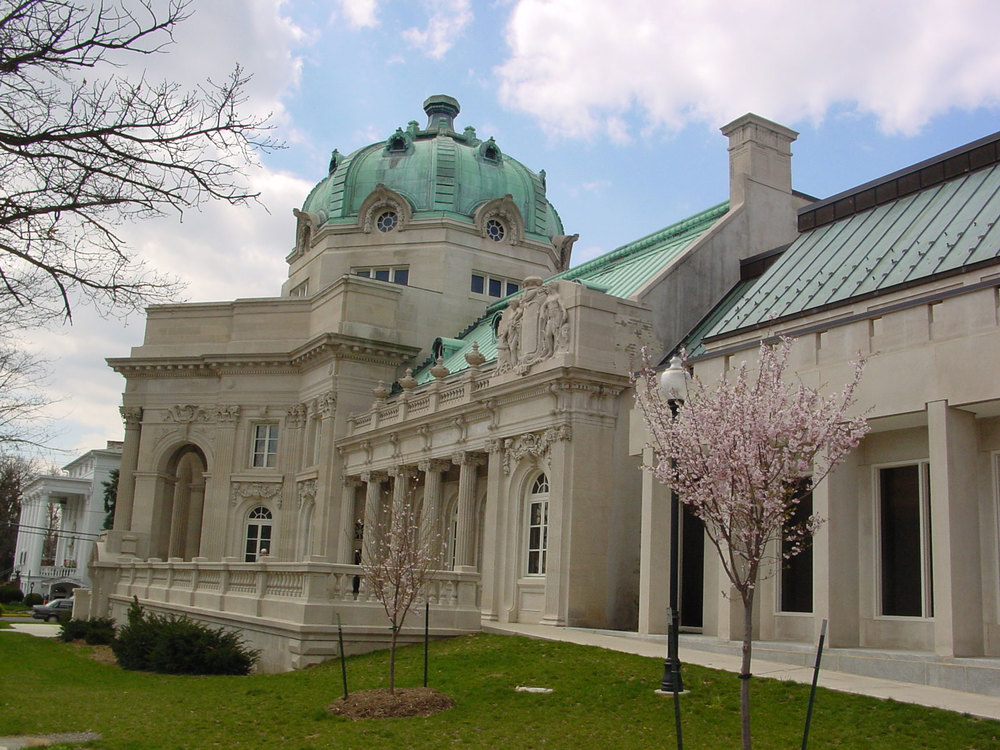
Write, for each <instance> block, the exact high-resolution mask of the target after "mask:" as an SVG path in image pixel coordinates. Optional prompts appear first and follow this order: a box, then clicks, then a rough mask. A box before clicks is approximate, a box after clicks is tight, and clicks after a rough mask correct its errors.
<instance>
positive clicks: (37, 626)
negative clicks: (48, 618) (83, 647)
mask: <svg viewBox="0 0 1000 750" xmlns="http://www.w3.org/2000/svg"><path fill="white" fill-rule="evenodd" d="M8 624H9V625H10V628H4V629H2V630H0V634H3V633H27V634H28V635H34V636H37V637H39V638H55V637H56V636H57V635H59V626H58V625H56V624H55V623H51V624H50V623H44V622H38V623H35V622H12V623H8Z"/></svg>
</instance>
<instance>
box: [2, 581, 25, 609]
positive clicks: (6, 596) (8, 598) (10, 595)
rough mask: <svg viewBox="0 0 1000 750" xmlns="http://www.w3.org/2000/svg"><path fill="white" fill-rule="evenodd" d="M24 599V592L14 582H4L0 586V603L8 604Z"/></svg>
mask: <svg viewBox="0 0 1000 750" xmlns="http://www.w3.org/2000/svg"><path fill="white" fill-rule="evenodd" d="M23 600H24V592H23V591H21V588H20V587H19V586H18V585H17V584H16V583H5V584H4V585H3V586H0V604H10V603H11V602H20V601H23Z"/></svg>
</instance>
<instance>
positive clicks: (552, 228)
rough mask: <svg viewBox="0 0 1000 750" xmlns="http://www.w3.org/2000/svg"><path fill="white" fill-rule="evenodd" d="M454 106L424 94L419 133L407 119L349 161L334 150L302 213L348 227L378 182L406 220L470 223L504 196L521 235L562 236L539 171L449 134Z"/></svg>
mask: <svg viewBox="0 0 1000 750" xmlns="http://www.w3.org/2000/svg"><path fill="white" fill-rule="evenodd" d="M459 109H460V108H459V105H458V102H457V101H456V100H455V99H453V98H452V97H450V96H444V95H438V96H432V97H430V98H428V99H427V101H425V102H424V112H425V113H426V114H427V127H426V128H424V129H423V130H421V129H420V128H419V127H418V125H417V123H416V122H415V121H411V122H410V123H409V124H408V125H407V127H406V129H405V130H404V129H403V128H399V129H397V130H396V132H395V133H393V134H392V135H391V136H389V138H387V139H386V140H385V141H381V142H378V143H373V144H372V145H370V146H365V147H364V148H360V149H358V150H357V151H355V152H354V153H352V154H350V155H349V156H342V155H341V154H340V153H339V152H337V151H334V152H333V156H332V157H331V159H330V174H329V175H328V176H327V177H326V179H324V180H323V181H322V182H320V183H319V184H318V185H317V186H316V187H315V188H313V190H312V192H311V193H310V194H309V197H308V198H306V201H305V203H304V204H303V206H302V210H303V211H308V212H310V213H313V214H316V215H318V216H319V219H320V224H327V223H329V224H353V223H355V222H356V221H357V219H358V211H359V209H360V208H361V204H362V203H363V202H364V200H365V198H367V197H368V196H369V195H370V194H371V193H372V191H373V190H375V188H376V186H377V185H379V184H382V185H385V187H387V188H389V189H390V190H393V191H395V192H397V193H399V194H400V195H402V196H403V197H404V198H406V199H407V200H408V201H409V203H410V207H411V208H412V210H413V218H414V219H419V218H424V217H429V216H451V217H454V218H459V219H466V220H468V221H472V218H473V215H474V214H475V211H476V209H477V208H478V207H479V206H481V205H482V204H483V203H486V202H487V201H491V200H494V199H497V198H503V197H504V196H505V195H510V196H511V198H512V200H513V202H514V204H515V205H516V206H517V208H518V209H519V210H520V212H521V216H522V217H523V219H524V230H525V234H526V235H528V236H534V237H535V238H536V239H538V238H542V239H545V240H548V238H549V237H551V236H553V235H560V234H563V228H562V222H561V221H560V220H559V215H558V214H557V213H556V210H555V208H553V207H552V204H551V203H549V201H548V199H546V197H545V172H544V171H543V172H541V173H539V174H536V173H534V172H532V171H531V170H530V169H528V168H527V167H525V166H524V165H523V164H521V163H520V162H519V161H517V160H516V159H512V158H511V157H510V156H508V155H507V154H505V153H503V152H502V151H501V150H500V148H499V146H498V145H497V144H496V143H495V142H494V141H493V139H492V138H490V139H489V140H486V141H482V140H480V139H479V138H478V137H477V136H476V131H475V128H472V127H466V128H465V130H464V131H463V132H461V133H459V132H457V131H456V130H455V126H454V120H455V117H456V115H458V112H459Z"/></svg>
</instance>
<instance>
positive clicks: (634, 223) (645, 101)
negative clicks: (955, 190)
mask: <svg viewBox="0 0 1000 750" xmlns="http://www.w3.org/2000/svg"><path fill="white" fill-rule="evenodd" d="M83 1H86V0H83ZM163 1H165V0H154V4H156V3H160V4H161V5H162V2H163ZM125 2H133V0H125ZM133 4H134V2H133ZM191 9H192V11H193V12H192V13H191V16H190V18H188V19H187V20H186V21H185V22H184V23H183V24H182V25H181V26H179V27H178V29H177V30H176V32H175V34H174V43H173V45H172V46H170V47H168V48H167V49H166V50H165V51H164V52H163V53H162V54H159V55H156V56H153V57H146V58H143V59H141V60H133V61H130V62H129V63H128V64H126V65H125V66H123V67H121V68H118V69H116V70H113V71H100V70H99V71H96V73H98V74H99V73H102V72H104V73H106V74H108V75H118V76H129V77H138V76H140V75H145V76H146V77H147V78H151V79H170V80H175V81H178V82H180V83H182V84H184V85H185V86H188V87H195V86H197V85H198V84H199V82H201V81H203V80H204V79H205V78H211V79H215V80H221V79H223V78H224V77H225V76H226V75H227V74H228V73H229V72H230V71H231V70H232V69H233V67H234V66H235V65H237V64H239V65H242V66H243V67H244V68H245V69H246V70H247V72H249V73H250V74H251V75H252V76H253V79H252V81H251V83H250V84H249V87H248V92H247V93H248V98H247V102H246V104H245V107H246V108H247V110H248V111H250V112H254V113H270V115H271V122H272V124H273V126H274V132H273V135H274V136H275V137H276V138H278V139H279V140H280V141H283V142H284V144H285V148H283V149H281V150H277V151H273V152H271V153H267V154H260V155H259V157H258V158H259V161H258V163H256V164H254V165H251V166H250V167H248V172H247V176H248V180H249V181H250V184H251V185H252V186H253V187H254V188H255V189H256V190H259V191H260V193H261V196H260V200H259V203H257V204H250V205H246V206H239V207H232V206H228V205H225V204H211V205H207V206H204V207H203V208H202V210H200V211H188V212H185V213H184V214H183V216H177V215H173V216H169V217H165V218H163V219H157V220H151V221H146V222H142V223H138V224H133V225H128V226H123V227H120V231H121V232H122V234H123V235H124V236H125V237H126V238H127V239H128V241H129V242H130V243H131V244H132V246H133V247H134V248H135V249H136V253H137V254H138V255H139V256H141V257H142V258H144V259H145V260H146V262H147V263H148V264H149V265H151V266H153V267H154V268H156V269H157V270H159V271H161V272H164V273H169V274H174V275H175V276H177V277H178V278H179V279H180V280H181V281H182V282H183V283H184V284H185V289H184V291H183V293H182V294H181V296H180V297H178V301H196V302H201V301H215V300H230V299H235V298H247V297H266V296H276V295H278V294H279V292H280V287H281V283H282V281H283V279H284V278H285V276H286V275H287V265H286V263H285V260H284V259H285V256H286V255H287V254H288V252H289V251H290V250H291V248H292V246H293V244H294V236H295V221H294V219H293V216H292V209H293V208H295V207H300V206H301V205H302V202H303V200H304V199H305V196H306V194H307V193H308V191H309V190H310V189H311V188H312V186H313V185H314V184H315V183H316V182H318V181H319V180H320V179H322V178H323V177H325V176H326V172H327V164H328V162H329V158H330V153H331V151H332V150H333V149H334V148H337V149H339V150H340V152H341V153H343V154H348V153H350V152H351V151H354V150H355V149H357V148H360V147H362V146H365V145H368V144H370V143H372V142H374V141H377V140H384V139H385V138H387V137H388V136H389V135H390V134H392V133H393V132H394V131H395V130H396V128H397V127H403V128H405V127H406V124H407V122H408V121H410V120H417V121H418V122H419V123H420V125H421V127H422V126H423V125H424V124H425V122H426V117H425V115H424V113H423V110H422V108H421V105H422V102H423V100H424V99H425V98H427V97H428V96H430V95H432V94H449V95H451V96H453V97H455V98H456V99H458V101H459V103H460V105H461V109H462V111H461V113H460V114H459V116H458V118H457V120H456V125H457V129H458V130H461V129H463V128H464V127H465V126H467V125H473V126H474V127H475V128H476V131H477V135H478V136H479V137H480V138H483V139H486V138H489V137H490V136H493V137H494V138H495V139H496V142H497V144H498V145H499V147H500V149H501V150H502V151H503V152H504V153H505V154H508V155H510V156H513V157H514V158H516V159H518V160H519V161H521V162H522V163H523V164H525V165H526V166H527V167H529V168H530V169H532V170H535V171H539V170H541V169H544V170H545V171H546V177H547V193H548V197H549V199H550V201H551V202H552V203H553V204H554V205H555V207H556V209H557V211H558V212H559V214H560V217H561V218H562V221H563V225H564V227H565V229H566V231H567V233H569V234H572V233H579V234H580V239H579V241H578V242H577V243H576V246H575V248H574V263H579V262H582V261H584V260H588V259H590V258H593V257H595V256H597V255H599V254H600V253H602V252H606V251H608V250H612V249H614V248H615V247H618V246H620V245H622V244H625V243H626V242H629V241H631V240H634V239H636V238H638V237H641V236H643V235H646V234H648V233H650V232H653V231H655V230H657V229H660V228H662V227H664V226H666V225H668V224H671V223H673V222H675V221H678V220H680V219H683V218H685V217H686V216H688V215H691V214H693V213H696V212H698V211H701V210H703V209H705V208H708V207H710V206H713V205H715V204H717V203H719V202H721V201H724V200H726V199H727V198H728V155H727V152H726V145H727V144H726V139H725V138H724V137H723V136H722V135H721V134H720V132H719V129H720V128H721V127H722V126H723V125H725V124H726V123H728V122H731V121H732V120H734V119H736V118H737V117H739V116H741V115H743V114H745V113H747V112H754V113H756V114H758V115H760V116H763V117H766V118H768V119H770V120H774V121H776V122H779V123H781V124H783V125H785V126H787V127H790V128H792V129H794V130H796V131H797V132H798V133H799V137H798V140H797V141H796V142H795V143H794V144H793V147H792V148H793V154H794V156H793V161H792V170H793V186H794V188H795V189H796V190H798V191H800V192H803V193H806V194H809V195H813V196H815V197H817V198H824V197H828V196H830V195H833V194H836V193H838V192H841V191H843V190H846V189H848V188H850V187H853V186H855V185H859V184H862V183H864V182H867V181H869V180H871V179H874V178H876V177H879V176H881V175H883V174H887V173H889V172H892V171H895V170H897V169H901V168H903V167H906V166H908V165H910V164H913V163H916V162H918V161H921V160H923V159H926V158H929V157H931V156H934V155H936V154H938V153H940V152H942V151H946V150H948V149H951V148H955V147H957V146H961V145H963V144H965V143H967V142H969V141H971V140H974V139H976V138H980V137H983V136H985V135H989V134H991V133H993V132H995V131H997V130H1000V45H997V44H996V39H995V31H994V30H995V29H996V28H997V27H998V25H1000V3H997V2H996V0H879V2H876V3H873V2H871V0H837V2H829V1H828V0H824V1H823V2H816V1H814V0H740V2H738V3H733V2H731V0H727V1H725V2H723V1H722V0H697V1H696V0H616V2H608V0H572V1H570V0H475V1H473V0H194V2H193V3H192V6H191ZM143 324H144V321H143V319H142V316H141V315H137V314H133V315H132V316H130V317H128V318H127V319H124V320H123V319H121V318H120V317H119V316H117V315H115V314H113V313H111V312H110V311H98V310H93V309H90V308H86V307H77V308H76V309H75V311H74V316H73V321H72V324H67V325H63V326H54V327H50V328H48V329H46V330H43V331H33V332H31V334H30V336H28V337H26V339H25V342H24V345H25V346H26V347H28V348H29V349H31V350H32V351H34V352H35V353H37V354H38V355H39V356H41V357H43V358H45V359H47V361H48V363H49V365H48V366H49V376H48V377H47V379H46V380H45V381H44V382H40V386H39V387H40V388H42V389H44V392H45V394H46V396H47V397H48V398H49V399H50V400H51V402H52V403H51V405H50V406H49V407H48V408H47V416H48V417H49V418H50V419H51V426H50V429H49V432H50V433H51V435H52V437H51V439H50V440H49V450H48V451H47V453H46V457H47V459H48V460H50V461H51V462H52V463H53V464H58V465H61V464H64V463H67V462H68V461H70V460H71V459H72V458H74V457H75V456H77V455H79V454H81V453H83V452H85V451H87V450H90V449H93V448H100V447H103V446H104V445H105V442H106V441H108V440H120V439H122V435H123V429H122V424H121V420H120V418H119V415H118V406H119V405H120V404H121V392H122V390H123V388H124V379H123V378H122V377H121V376H119V375H117V374H115V373H114V372H113V371H112V370H111V369H110V368H108V366H107V364H106V363H105V358H107V357H123V356H128V354H129V351H130V348H131V347H133V346H137V345H139V344H141V342H142V337H143Z"/></svg>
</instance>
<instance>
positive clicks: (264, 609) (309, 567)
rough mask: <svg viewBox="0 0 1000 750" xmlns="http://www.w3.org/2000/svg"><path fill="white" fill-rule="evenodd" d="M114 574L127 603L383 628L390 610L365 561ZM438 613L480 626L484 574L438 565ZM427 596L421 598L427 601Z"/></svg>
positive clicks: (158, 568) (188, 565)
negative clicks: (369, 582) (380, 598)
mask: <svg viewBox="0 0 1000 750" xmlns="http://www.w3.org/2000/svg"><path fill="white" fill-rule="evenodd" d="M107 570H108V572H110V573H112V574H113V575H114V579H113V580H112V581H110V584H111V585H110V587H109V589H108V594H109V595H110V598H111V599H112V600H116V601H117V602H119V603H120V604H124V603H126V602H129V601H131V600H132V598H133V597H138V599H139V601H140V602H141V603H143V604H144V605H145V606H153V607H154V608H159V607H158V606H157V605H163V607H164V608H165V609H169V610H174V611H177V612H179V613H187V614H194V615H197V613H199V612H211V613H212V615H213V617H215V618H222V619H230V618H240V617H255V618H263V619H270V620H279V621H285V622H288V621H292V622H299V623H303V624H305V625H329V624H331V623H334V622H335V621H336V619H337V616H338V615H339V616H340V618H341V621H342V622H343V623H344V624H345V625H351V626H355V627H361V626H371V627H381V626H383V625H384V622H385V613H384V611H383V609H382V605H381V604H379V603H378V602H377V601H376V599H375V597H374V595H373V594H372V593H371V592H370V590H369V587H368V585H367V581H366V580H365V576H364V573H363V571H362V569H361V567H360V566H357V565H341V564H334V563H327V562H272V561H263V562H255V563H247V562H239V561H238V560H236V559H235V558H227V559H225V560H223V561H221V562H210V561H208V560H204V559H201V558H195V560H193V561H184V560H180V559H170V560H167V561H161V560H157V559H156V558H152V559H150V560H127V559H122V560H120V561H118V562H116V563H115V564H114V566H108V568H107ZM425 599H426V601H427V602H428V603H429V604H430V607H431V609H432V610H433V611H434V613H435V615H436V617H437V619H442V617H443V620H445V621H447V623H448V628H449V630H452V631H453V630H455V629H458V630H461V631H465V632H472V631H475V630H478V629H479V574H478V573H469V572H454V571H435V572H432V573H431V574H430V579H429V581H428V583H427V588H426V591H425ZM423 601H424V599H421V603H422V602H423Z"/></svg>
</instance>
